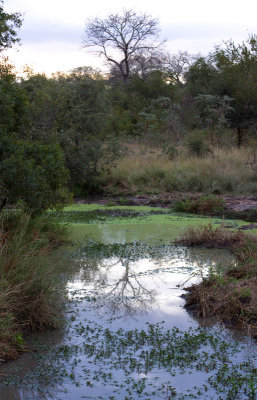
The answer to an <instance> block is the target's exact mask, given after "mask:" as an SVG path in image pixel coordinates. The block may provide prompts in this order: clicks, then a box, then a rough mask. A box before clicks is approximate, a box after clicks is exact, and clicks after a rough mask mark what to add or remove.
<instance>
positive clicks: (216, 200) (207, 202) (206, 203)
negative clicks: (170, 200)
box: [174, 195, 225, 215]
mask: <svg viewBox="0 0 257 400" xmlns="http://www.w3.org/2000/svg"><path fill="white" fill-rule="evenodd" d="M224 206H225V201H224V199H223V198H221V197H218V196H214V195H208V196H201V197H198V198H197V199H186V200H184V201H179V202H177V203H176V204H175V206H174V210H175V211H178V212H179V211H180V212H188V213H193V214H207V215H213V214H215V213H219V212H221V211H223V209H224Z"/></svg>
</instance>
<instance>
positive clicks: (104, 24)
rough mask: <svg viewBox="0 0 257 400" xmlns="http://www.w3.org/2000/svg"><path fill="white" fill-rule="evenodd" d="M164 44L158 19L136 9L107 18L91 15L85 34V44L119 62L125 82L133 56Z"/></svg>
mask: <svg viewBox="0 0 257 400" xmlns="http://www.w3.org/2000/svg"><path fill="white" fill-rule="evenodd" d="M161 44H162V43H161V42H160V41H159V27H158V20H157V19H155V18H152V17H151V16H150V15H147V14H136V13H135V12H134V11H133V10H124V11H123V12H122V14H111V15H109V16H108V17H107V18H105V19H100V18H93V19H89V20H88V21H87V23H86V27H85V32H84V36H83V45H84V47H85V48H88V47H94V48H95V49H96V51H97V53H98V54H99V55H100V56H104V57H105V60H106V61H107V62H108V63H110V64H111V65H115V66H116V67H117V68H118V69H119V71H120V73H121V75H122V77H123V82H127V81H128V79H129V77H130V73H131V65H132V63H133V59H135V57H136V56H139V55H142V53H144V52H145V53H148V54H149V53H151V51H156V49H158V48H159V47H160V46H161Z"/></svg>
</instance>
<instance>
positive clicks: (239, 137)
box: [237, 125, 244, 148]
mask: <svg viewBox="0 0 257 400" xmlns="http://www.w3.org/2000/svg"><path fill="white" fill-rule="evenodd" d="M243 134H244V132H243V129H242V128H241V126H240V125H239V126H237V147H238V148H240V147H241V145H242V142H243Z"/></svg>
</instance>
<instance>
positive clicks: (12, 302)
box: [0, 213, 65, 359]
mask: <svg viewBox="0 0 257 400" xmlns="http://www.w3.org/2000/svg"><path fill="white" fill-rule="evenodd" d="M53 226H55V228H54V229H53ZM64 235H65V231H64V229H63V228H58V227H57V226H56V225H54V223H53V222H51V221H50V220H49V219H44V218H40V219H37V220H31V219H30V217H29V216H28V215H15V214H12V213H10V214H9V215H5V216H4V217H1V226H0V358H4V359H10V358H15V357H16V356H17V354H18V353H19V352H20V351H22V350H23V347H24V343H23V334H24V333H28V332H32V331H37V330H44V329H47V328H55V327H57V326H58V324H59V322H60V317H59V315H60V314H59V305H60V292H59V291H58V290H57V286H58V285H57V283H56V282H57V281H56V280H55V276H56V274H55V270H54V266H53V265H52V264H51V262H50V259H49V257H48V256H49V254H50V252H51V249H52V248H53V247H55V246H56V244H57V242H58V241H60V240H62V239H63V238H64Z"/></svg>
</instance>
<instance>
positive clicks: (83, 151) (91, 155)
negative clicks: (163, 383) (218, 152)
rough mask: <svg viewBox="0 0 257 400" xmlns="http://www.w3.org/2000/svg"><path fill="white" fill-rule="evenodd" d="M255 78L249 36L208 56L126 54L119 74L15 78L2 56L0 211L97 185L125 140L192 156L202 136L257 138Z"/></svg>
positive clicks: (35, 206) (212, 140) (256, 53)
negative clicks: (126, 68) (179, 150)
mask: <svg viewBox="0 0 257 400" xmlns="http://www.w3.org/2000/svg"><path fill="white" fill-rule="evenodd" d="M133 16H135V14H133ZM16 17H17V16H16ZM256 85H257V37H256V36H255V35H251V36H249V38H248V39H247V40H246V41H245V42H243V43H242V44H239V45H236V44H235V43H233V42H232V41H230V42H227V43H224V44H222V45H221V46H220V47H216V48H215V49H214V50H213V51H212V52H211V53H210V54H209V55H208V56H206V57H201V56H192V55H190V54H188V53H187V52H180V53H179V54H177V55H169V54H167V53H163V52H161V51H159V53H156V54H155V55H154V56H153V55H151V57H149V56H147V54H144V53H140V54H137V56H135V55H134V58H131V59H130V65H129V75H128V74H127V75H126V79H124V74H122V65H121V67H120V68H116V67H115V65H114V66H113V65H112V66H111V67H110V70H109V73H108V74H107V75H104V74H102V73H101V72H100V71H96V70H93V69H92V68H90V67H80V68H76V69H74V70H73V71H71V72H70V73H67V74H65V73H56V74H54V75H52V76H51V77H47V76H45V75H43V74H34V73H33V72H32V71H30V70H28V71H27V72H26V74H25V75H23V76H22V77H19V78H18V77H17V76H16V75H15V73H14V72H13V67H12V66H10V65H9V64H8V61H7V60H4V59H2V61H1V66H0V130H1V140H0V187H1V192H0V200H1V204H0V208H3V207H4V206H5V205H6V204H8V203H10V204H13V203H17V202H20V203H22V204H23V205H24V206H25V207H26V208H28V209H30V210H33V212H35V213H38V212H40V211H41V210H45V209H47V208H51V207H56V206H57V207H58V206H62V205H63V204H64V203H65V202H66V201H68V199H69V193H68V192H69V191H70V192H72V193H74V194H75V195H82V194H86V193H89V192H93V191H97V190H99V188H98V183H97V177H98V176H99V174H100V173H101V171H102V170H103V169H107V168H109V166H111V165H113V164H115V162H116V160H117V159H118V158H119V157H120V156H121V155H122V154H123V152H124V141H128V140H131V139H133V138H138V139H140V140H144V141H146V142H147V141H148V142H152V143H154V142H155V141H156V142H157V141H159V143H160V142H163V145H164V147H165V146H166V147H167V150H168V151H169V156H170V157H172V156H173V154H174V155H175V154H176V151H177V150H176V149H177V146H179V145H181V144H183V143H184V142H185V141H186V142H187V146H188V147H189V149H190V150H191V153H192V154H193V155H194V156H197V155H198V156H201V155H202V153H203V152H204V151H205V146H206V145H205V142H206V140H207V141H208V143H209V144H210V145H212V146H217V145H218V146H224V145H227V146H238V147H240V146H242V145H243V144H244V143H245V141H246V140H247V139H248V138H249V137H253V138H256V133H257V86H256ZM228 128H230V129H228ZM231 132H232V134H231ZM67 187H68V188H69V190H67V189H65V188H67Z"/></svg>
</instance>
